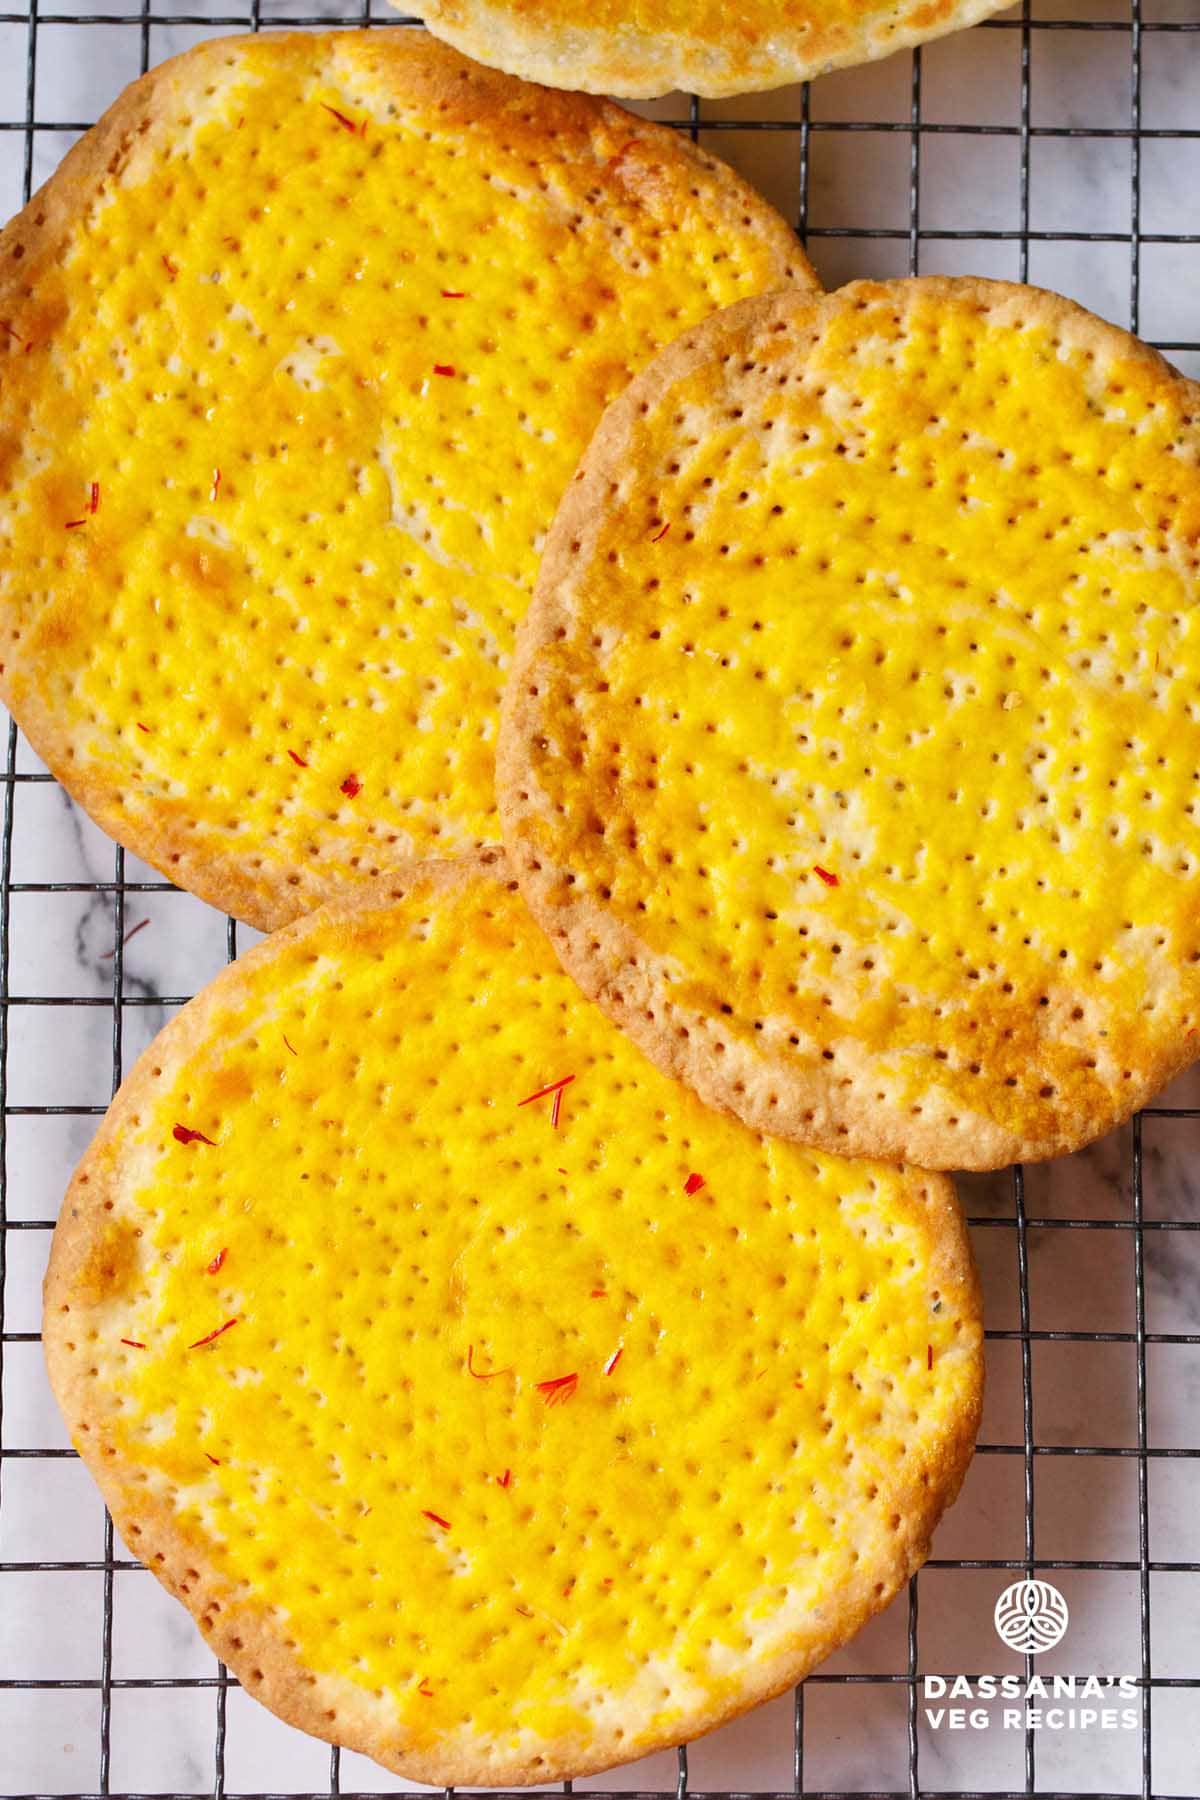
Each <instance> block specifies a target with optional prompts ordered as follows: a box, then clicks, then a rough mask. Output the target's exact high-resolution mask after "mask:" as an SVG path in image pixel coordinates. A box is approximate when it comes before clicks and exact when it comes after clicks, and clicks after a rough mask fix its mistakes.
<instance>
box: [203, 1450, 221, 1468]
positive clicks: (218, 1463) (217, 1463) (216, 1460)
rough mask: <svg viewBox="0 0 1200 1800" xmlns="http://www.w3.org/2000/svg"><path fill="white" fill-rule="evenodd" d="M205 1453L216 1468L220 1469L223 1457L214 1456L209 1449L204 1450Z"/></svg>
mask: <svg viewBox="0 0 1200 1800" xmlns="http://www.w3.org/2000/svg"><path fill="white" fill-rule="evenodd" d="M204 1454H205V1456H207V1457H208V1460H209V1462H210V1463H212V1464H213V1466H214V1467H215V1468H218V1469H219V1468H220V1466H221V1459H220V1457H219V1456H213V1455H211V1454H210V1453H209V1452H208V1451H207V1450H206V1451H205V1452H204Z"/></svg>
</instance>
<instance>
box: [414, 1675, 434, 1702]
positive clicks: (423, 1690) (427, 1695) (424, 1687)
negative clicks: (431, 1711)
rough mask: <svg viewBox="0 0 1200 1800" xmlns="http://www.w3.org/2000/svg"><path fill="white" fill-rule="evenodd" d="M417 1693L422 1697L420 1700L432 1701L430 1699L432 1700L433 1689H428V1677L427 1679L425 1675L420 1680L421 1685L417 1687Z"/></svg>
mask: <svg viewBox="0 0 1200 1800" xmlns="http://www.w3.org/2000/svg"><path fill="white" fill-rule="evenodd" d="M417 1692H418V1694H420V1695H421V1696H422V1698H423V1699H425V1700H432V1699H433V1689H432V1688H431V1687H430V1685H429V1677H428V1675H425V1676H423V1677H422V1679H421V1684H420V1686H419V1687H418V1688H417Z"/></svg>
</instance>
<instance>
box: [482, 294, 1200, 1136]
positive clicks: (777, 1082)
mask: <svg viewBox="0 0 1200 1800" xmlns="http://www.w3.org/2000/svg"><path fill="white" fill-rule="evenodd" d="M914 293H920V294H922V295H925V296H929V297H930V298H933V299H935V300H936V299H938V298H945V299H946V300H951V299H953V300H956V301H961V300H962V299H963V298H966V299H967V300H973V301H975V302H976V303H977V304H978V305H979V307H980V308H986V309H988V310H990V312H991V313H992V315H993V316H994V317H999V318H1000V319H1011V320H1012V322H1013V323H1014V324H1016V323H1018V322H1019V321H1020V320H1022V319H1023V318H1025V317H1028V316H1031V315H1033V314H1036V315H1037V316H1038V317H1039V318H1040V319H1042V320H1045V321H1046V322H1048V323H1049V324H1051V325H1052V327H1054V328H1055V329H1057V330H1059V331H1061V332H1062V333H1063V334H1064V335H1069V336H1070V337H1071V339H1072V341H1074V342H1076V343H1078V344H1079V345H1080V346H1081V347H1083V348H1084V349H1086V350H1088V351H1091V352H1092V353H1094V355H1095V356H1096V358H1097V360H1100V361H1103V360H1105V359H1115V358H1119V359H1120V360H1122V361H1125V362H1130V361H1132V362H1141V363H1142V364H1144V365H1145V366H1146V367H1147V368H1149V369H1152V370H1153V371H1154V372H1155V373H1156V374H1157V375H1159V376H1160V377H1161V378H1163V379H1164V380H1167V381H1170V382H1177V383H1178V384H1179V385H1180V387H1181V388H1182V389H1183V390H1184V391H1185V394H1186V396H1187V398H1188V399H1189V401H1190V403H1191V404H1192V406H1193V408H1194V409H1196V410H1197V412H1198V413H1200V387H1197V385H1196V384H1195V383H1193V382H1190V381H1188V380H1187V379H1186V377H1185V376H1183V375H1181V374H1180V372H1179V371H1178V370H1177V369H1175V368H1174V367H1173V366H1172V365H1171V364H1170V363H1168V362H1167V361H1166V360H1165V359H1164V358H1163V357H1162V356H1160V355H1159V353H1158V352H1157V351H1156V350H1153V349H1151V347H1150V346H1149V345H1148V344H1145V343H1143V342H1142V341H1141V340H1140V339H1138V338H1135V337H1132V336H1131V335H1130V334H1129V333H1128V332H1125V331H1122V330H1121V329H1120V328H1119V327H1118V326H1115V325H1109V324H1107V323H1106V322H1105V321H1104V320H1101V319H1099V318H1097V317H1096V316H1095V315H1094V314H1092V313H1089V312H1087V311H1086V310H1085V309H1084V308H1083V307H1081V306H1078V305H1077V304H1076V303H1075V302H1074V301H1072V300H1067V299H1065V298H1064V297H1063V296H1062V295H1059V294H1054V293H1051V292H1049V291H1048V290H1046V289H1043V288H1034V287H1029V286H1024V285H1022V284H1020V283H1016V282H1005V281H991V280H986V279H984V278H982V277H977V276H966V277H954V276H938V275H932V276H919V277H910V278H908V279H906V280H895V281H883V282H873V281H857V282H852V283H850V284H848V285H847V286H846V287H844V288H841V289H838V290H836V291H835V292H833V293H830V294H826V295H819V296H809V295H805V294H800V293H791V292H781V293H778V294H768V295H763V296H758V297H755V298H752V299H748V300H741V301H738V302H737V303H736V304H735V305H733V306H729V307H726V308H725V309H724V310H723V311H721V312H719V313H717V314H714V315H713V316H712V317H711V318H709V319H706V320H704V321H702V322H701V323H700V324H699V325H696V326H693V327H692V328H691V330H689V331H687V332H685V333H684V334H683V335H682V336H681V337H679V338H677V339H676V340H675V342H674V343H672V344H669V345H668V346H667V348H666V349H665V350H662V351H660V352H659V354H658V355H657V356H656V357H655V358H654V360H653V361H652V362H651V363H649V364H648V365H647V366H646V368H645V369H643V370H642V371H641V373H640V374H639V375H637V376H636V377H635V378H634V380H633V381H632V382H631V383H630V385H629V387H628V388H627V389H626V390H625V392H624V393H623V394H621V395H620V396H618V398H617V399H616V400H615V401H613V402H612V404H611V405H610V406H609V408H608V410H607V411H606V412H605V415H604V417H603V419H602V420H601V422H600V424H599V426H598V427H597V430H596V433H595V435H594V436H593V438H592V441H591V443H590V445H589V446H588V449H587V450H586V452H585V453H584V456H583V459H582V461H581V463H580V466H579V468H578V470H577V472H576V475H575V479H574V481H573V482H572V484H571V486H570V487H569V488H568V490H567V493H566V495H565V496H564V498H563V502H562V505H561V507H560V508H559V511H558V514H557V516H556V518H555V521H554V524H553V526H552V528H551V530H550V534H549V537H548V539H547V542H546V548H545V552H544V554H543V557H542V563H541V569H540V573H539V577H538V583H537V587H536V589H535V592H534V598H533V602H532V604H531V606H530V608H529V611H528V613H527V614H526V616H525V619H524V621H523V622H522V624H521V626H520V628H519V629H518V633H517V647H516V652H515V654H514V657H513V662H512V667H511V670H510V674H509V679H508V685H507V688H506V690H505V696H504V702H503V705H502V707H501V715H500V737H499V742H498V745H497V757H496V780H497V797H498V801H499V806H500V820H501V825H502V828H503V832H504V840H505V847H506V849H507V850H508V854H509V858H510V860H511V862H512V864H513V867H514V868H515V870H516V872H517V878H518V880H519V881H520V883H521V890H522V892H523V894H524V896H525V899H526V901H527V903H528V905H529V907H530V910H531V911H532V912H533V914H534V917H535V918H536V919H537V920H538V922H539V923H540V924H541V925H542V927H543V929H544V930H545V931H546V932H547V934H548V935H549V937H550V939H551V941H552V942H553V944H554V946H555V949H556V950H557V952H558V955H559V959H560V961H561V962H562V964H563V966H564V968H566V969H567V970H568V972H569V973H570V974H571V975H573V976H574V978H575V980H576V981H577V982H578V983H579V985H580V986H581V987H582V988H583V990H584V992H585V993H586V994H587V995H588V996H589V997H590V998H591V999H593V1000H595V1001H597V1003H598V1004H599V1005H600V1006H602V1007H603V1008H604V1010H605V1011H606V1012H607V1013H608V1015H609V1017H610V1018H612V1019H613V1020H615V1022H616V1023H617V1024H618V1025H620V1026H621V1027H622V1028H623V1029H624V1030H625V1031H626V1032H627V1033H628V1034H629V1035H630V1036H631V1037H632V1038H633V1039H634V1041H635V1042H636V1043H637V1044H638V1045H639V1047H640V1048H641V1049H642V1050H644V1051H645V1052H646V1054H647V1055H648V1056H649V1057H650V1058H651V1060H652V1061H653V1062H655V1063H657V1065H658V1066H659V1068H661V1069H663V1070H665V1071H666V1072H667V1073H668V1074H671V1075H675V1076H676V1077H678V1078H679V1079H680V1080H682V1081H684V1082H686V1083H687V1084H688V1085H689V1086H690V1087H692V1088H694V1089H695V1091H696V1092H697V1093H698V1094H699V1095H700V1097H701V1098H702V1099H703V1100H705V1101H706V1102H707V1103H708V1104H709V1105H710V1106H715V1107H717V1108H719V1109H721V1110H723V1111H726V1112H730V1113H733V1114H734V1115H735V1116H736V1117H738V1118H740V1119H742V1120H743V1121H744V1122H745V1123H746V1124H747V1125H750V1126H752V1127H753V1128H754V1129H755V1130H757V1131H764V1132H769V1133H772V1134H774V1135H776V1136H780V1137H786V1138H792V1139H794V1140H797V1141H799V1142H802V1143H808V1144H812V1145H814V1146H816V1147H818V1148H820V1149H824V1150H829V1151H832V1152H834V1153H836V1154H840V1155H845V1156H867V1157H879V1158H882V1159H884V1160H885V1161H892V1162H906V1161H907V1162H912V1163H915V1164H917V1165H919V1166H921V1167H924V1168H930V1169H954V1168H958V1169H974V1170H982V1169H998V1168H1003V1167H1005V1166H1006V1165H1007V1164H1009V1163H1012V1162H1036V1161H1042V1160H1045V1159H1047V1158H1049V1157H1054V1156H1060V1155H1063V1154H1065V1153H1067V1152H1069V1151H1072V1150H1076V1149H1078V1148H1080V1147H1081V1145H1083V1144H1086V1143H1089V1142H1091V1141H1092V1139H1094V1138H1097V1137H1099V1136H1101V1135H1102V1134H1103V1133H1104V1132H1106V1131H1108V1130H1110V1129H1112V1128H1113V1127H1114V1126H1116V1125H1119V1124H1121V1123H1123V1121H1124V1120H1126V1119H1128V1118H1129V1117H1131V1115H1132V1114H1133V1113H1134V1112H1135V1111H1136V1110H1137V1109H1138V1107H1140V1106H1143V1105H1144V1104H1145V1103H1146V1101H1147V1100H1148V1099H1149V1098H1150V1097H1151V1095H1153V1094H1155V1093H1156V1092H1158V1091H1159V1089H1160V1088H1162V1087H1163V1086H1165V1084H1166V1083H1167V1082H1168V1081H1170V1080H1171V1079H1172V1078H1173V1077H1174V1076H1175V1075H1177V1074H1179V1073H1180V1072H1181V1071H1182V1070H1183V1069H1185V1068H1187V1067H1188V1066H1189V1065H1190V1064H1191V1063H1192V1062H1193V1061H1194V1060H1195V1057H1196V1054H1197V1051H1196V1047H1195V1043H1196V1040H1194V1039H1193V1040H1188V1039H1187V1038H1186V1037H1184V1036H1183V1035H1182V1034H1181V1035H1180V1037H1179V1039H1178V1041H1176V1042H1174V1043H1172V1042H1167V1043H1164V1044H1163V1045H1162V1046H1161V1047H1160V1049H1159V1051H1158V1054H1157V1055H1156V1056H1155V1057H1154V1058H1153V1059H1152V1061H1151V1062H1150V1064H1149V1066H1148V1067H1147V1069H1146V1070H1145V1071H1144V1072H1142V1073H1141V1074H1140V1075H1139V1076H1138V1078H1137V1079H1135V1080H1131V1081H1129V1082H1126V1083H1123V1084H1122V1091H1121V1093H1120V1094H1119V1095H1118V1094H1116V1093H1114V1095H1113V1102H1112V1106H1111V1108H1108V1109H1106V1110H1105V1111H1104V1112H1103V1113H1099V1112H1097V1113H1096V1114H1095V1115H1094V1116H1091V1117H1088V1118H1086V1119H1082V1120H1080V1122H1079V1128H1078V1130H1077V1131H1073V1132H1070V1133H1068V1132H1062V1133H1059V1134H1057V1135H1055V1136H1051V1137H1042V1138H1032V1137H1029V1136H1022V1135H1021V1134H1019V1133H1017V1132H1014V1131H1010V1130H1008V1129H1007V1128H1005V1127H1003V1126H1001V1125H999V1124H997V1123H996V1121H994V1120H993V1119H991V1118H989V1117H987V1116H986V1115H985V1114H983V1113H981V1112H972V1111H971V1109H970V1108H969V1107H967V1106H966V1105H964V1103H963V1102H962V1100H961V1099H959V1098H957V1097H956V1098H955V1100H954V1105H953V1111H954V1113H955V1115H956V1116H957V1117H958V1119H959V1120H960V1124H959V1126H958V1127H957V1128H956V1129H955V1130H954V1131H953V1132H950V1131H948V1130H946V1129H944V1128H943V1127H941V1126H940V1125H939V1124H938V1123H937V1122H936V1121H931V1120H930V1118H929V1113H928V1109H926V1110H925V1111H924V1112H923V1115H922V1117H920V1118H912V1117H909V1118H908V1119H906V1120H905V1121H904V1123H903V1125H901V1124H899V1123H898V1122H897V1120H896V1119H895V1118H894V1117H890V1116H889V1115H888V1114H887V1113H886V1112H884V1110H883V1109H881V1108H872V1109H863V1110H861V1111H860V1112H859V1113H858V1115H857V1116H856V1117H855V1118H854V1119H853V1121H851V1122H847V1119H846V1117H845V1116H844V1115H843V1113H842V1112H841V1111H840V1110H839V1109H838V1108H836V1107H835V1106H833V1105H832V1104H831V1088H830V1082H829V1079H828V1078H827V1077H826V1076H825V1075H824V1074H823V1073H822V1072H821V1071H820V1070H818V1069H814V1068H811V1067H809V1068H793V1067H788V1066H785V1065H782V1064H780V1063H777V1062H772V1061H771V1059H770V1058H769V1056H767V1054H766V1053H765V1052H763V1051H762V1050H760V1049H759V1048H758V1047H757V1046H756V1045H755V1044H751V1043H748V1042H746V1041H744V1040H743V1039H741V1038H739V1037H736V1036H734V1034H732V1033H727V1034H723V1033H722V1032H721V1030H720V1027H719V1024H718V1023H716V1022H715V1021H714V1020H713V1019H711V1018H709V1017H708V1016H707V1015H705V1014H703V1013H701V1012H698V1011H696V1010H695V1009H693V1008H689V1007H687V1006H684V1005H681V1004H680V1003H679V1002H678V1001H676V1000H674V999H672V998H670V996H669V994H667V993H666V992H664V988H663V984H662V983H661V981H660V980H659V979H658V975H657V972H656V968H655V963H656V958H655V956H654V954H653V952H651V951H650V949H649V948H648V946H647V945H646V944H645V943H643V942H642V941H641V939H640V938H639V937H638V935H637V933H636V931H635V930H634V929H633V928H632V927H631V926H629V925H627V924H625V923H624V922H623V921H621V920H619V919H617V918H615V917H614V916H613V915H612V914H611V913H610V912H608V911H606V910H605V909H604V907H603V906H601V905H598V904H596V903H594V902H593V901H592V900H590V899H589V898H588V897H587V896H586V895H584V896H582V897H580V896H577V894H576V892H575V891H574V890H573V889H572V888H571V887H570V886H568V884H567V881H566V877H567V876H568V875H569V873H570V871H569V870H568V869H567V868H565V867H563V866H560V865H558V864H556V863H555V862H554V860H553V858H552V856H550V855H549V854H548V852H547V850H546V846H545V843H544V842H543V841H541V839H540V838H539V832H538V824H539V820H538V809H539V803H540V801H541V800H542V799H544V797H545V796H544V792H543V790H542V789H540V787H539V786H538V783H537V780H536V777H535V775H534V773H533V768H532V764H531V761H530V754H529V752H530V746H531V745H532V743H533V742H534V740H535V739H536V737H537V736H538V734H539V732H540V729H541V697H540V694H539V691H538V683H539V663H540V658H541V656H542V653H543V651H544V650H545V649H546V647H547V646H552V645H553V643H554V641H555V638H556V636H565V635H567V634H568V631H569V627H570V624H571V621H572V619H573V617H574V602H575V597H576V582H577V578H579V579H582V577H580V571H585V570H586V567H587V564H588V561H589V557H590V553H591V551H592V548H593V546H594V545H595V543H596V542H597V540H598V537H599V534H600V531H601V528H602V525H603V522H604V519H605V516H606V510H607V507H608V503H609V500H610V497H611V495H612V494H613V493H615V492H616V491H617V488H618V485H619V483H620V479H621V476H622V474H623V472H624V471H625V470H627V469H628V468H629V467H631V466H636V463H637V459H638V445H639V441H640V438H641V436H642V435H643V431H644V428H643V426H642V418H643V416H644V414H646V413H648V412H649V411H650V410H651V409H652V408H653V406H654V405H655V404H656V403H657V402H658V401H659V400H660V399H661V398H662V396H663V395H665V394H667V393H668V392H669V391H670V390H671V389H672V388H673V387H674V386H675V385H676V384H677V383H679V382H681V381H683V380H685V379H686V378H687V377H688V376H690V375H691V374H693V373H694V372H695V371H696V370H698V369H700V368H702V367H704V366H705V365H707V364H710V363H715V362H717V361H719V360H720V359H722V358H726V359H731V358H733V357H741V356H744V355H748V354H750V353H751V351H752V346H753V345H754V343H755V342H756V341H758V340H759V339H761V338H762V337H764V336H766V335H768V334H771V333H785V332H789V331H792V330H799V329H803V328H805V327H807V326H810V325H817V326H819V325H820V324H821V323H822V322H823V321H824V320H825V319H827V318H830V317H832V316H836V315H837V314H838V313H840V312H842V311H844V310H845V308H846V307H847V306H853V305H856V304H858V305H864V306H865V305H866V304H868V302H869V301H871V300H874V299H877V298H879V297H881V296H887V295H889V294H894V295H895V296H896V298H897V300H898V301H903V300H904V299H905V298H907V297H908V296H910V295H912V294H914ZM929 1086H930V1089H931V1091H936V1082H935V1081H934V1080H933V1079H932V1077H931V1080H930V1084H929Z"/></svg>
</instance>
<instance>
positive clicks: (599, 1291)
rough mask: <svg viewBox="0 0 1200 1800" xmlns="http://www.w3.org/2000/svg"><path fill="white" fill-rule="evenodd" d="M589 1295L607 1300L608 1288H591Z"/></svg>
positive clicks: (594, 1298) (596, 1298) (595, 1298)
mask: <svg viewBox="0 0 1200 1800" xmlns="http://www.w3.org/2000/svg"><path fill="white" fill-rule="evenodd" d="M590 1297H591V1298H592V1299H593V1300H607V1299H608V1289H607V1288H593V1289H592V1292H591V1296H590Z"/></svg>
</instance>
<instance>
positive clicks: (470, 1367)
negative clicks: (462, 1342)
mask: <svg viewBox="0 0 1200 1800" xmlns="http://www.w3.org/2000/svg"><path fill="white" fill-rule="evenodd" d="M474 1359H475V1346H474V1344H468V1345H467V1374H468V1375H473V1376H474V1377H475V1379H476V1381H495V1379H496V1377H497V1375H511V1374H512V1370H511V1368H509V1369H489V1371H488V1372H487V1374H486V1375H481V1374H480V1372H479V1370H478V1369H477V1368H476V1367H475V1360H474Z"/></svg>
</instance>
